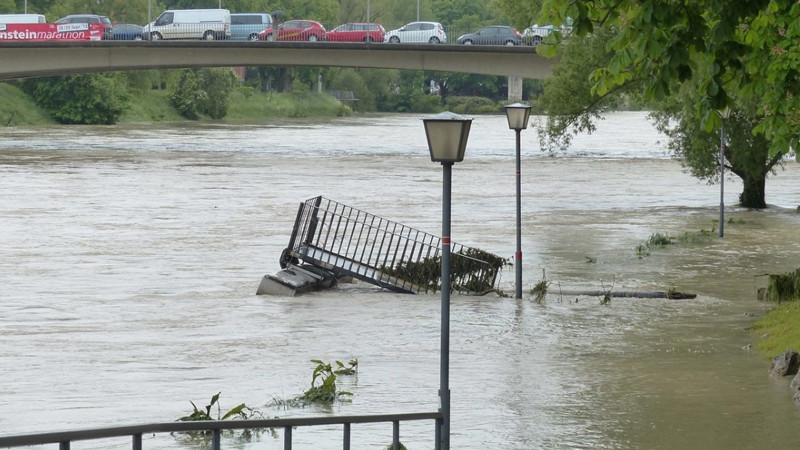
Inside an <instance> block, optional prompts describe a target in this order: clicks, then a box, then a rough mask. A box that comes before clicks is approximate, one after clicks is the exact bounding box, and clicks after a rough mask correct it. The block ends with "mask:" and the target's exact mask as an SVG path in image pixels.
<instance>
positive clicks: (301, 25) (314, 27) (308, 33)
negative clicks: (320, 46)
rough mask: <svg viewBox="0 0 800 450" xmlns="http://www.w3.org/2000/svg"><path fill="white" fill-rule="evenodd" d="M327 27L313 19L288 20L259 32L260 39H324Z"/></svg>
mask: <svg viewBox="0 0 800 450" xmlns="http://www.w3.org/2000/svg"><path fill="white" fill-rule="evenodd" d="M326 34H327V31H325V27H323V26H322V24H321V23H319V22H316V21H313V20H287V21H286V22H283V23H282V24H280V25H278V26H277V27H267V28H266V29H265V30H264V31H262V32H261V33H259V34H258V40H260V41H273V40H274V41H312V42H313V41H324V40H325V35H326Z"/></svg>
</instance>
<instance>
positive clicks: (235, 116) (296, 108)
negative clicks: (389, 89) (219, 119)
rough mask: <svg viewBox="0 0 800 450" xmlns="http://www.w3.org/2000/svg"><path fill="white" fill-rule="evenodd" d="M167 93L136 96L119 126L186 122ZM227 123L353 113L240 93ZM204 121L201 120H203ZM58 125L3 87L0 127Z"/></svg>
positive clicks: (325, 101) (305, 95)
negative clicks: (171, 102)
mask: <svg viewBox="0 0 800 450" xmlns="http://www.w3.org/2000/svg"><path fill="white" fill-rule="evenodd" d="M169 95H170V92H169V91H168V90H149V91H145V92H140V93H138V94H136V95H135V99H134V100H132V101H130V102H129V103H128V105H127V110H126V111H125V112H124V113H123V115H122V117H120V120H119V123H120V124H125V123H148V122H186V121H189V120H188V119H186V118H185V117H183V116H181V115H180V114H179V113H178V111H177V110H176V109H175V108H174V107H173V106H172V105H171V104H170V102H169ZM229 101H230V103H229V105H228V114H227V116H226V117H225V119H224V120H225V121H237V122H238V121H258V120H264V119H282V118H304V117H341V116H348V115H351V114H352V109H351V108H350V107H348V106H347V105H345V104H343V103H341V102H339V101H338V100H336V99H335V98H334V97H332V96H330V95H328V94H325V93H321V94H317V93H311V92H307V91H306V92H253V91H251V90H248V89H237V90H235V91H234V92H233V93H231V95H230V97H229ZM201 121H202V119H201ZM54 124H56V122H55V121H54V120H53V119H52V118H50V117H49V116H48V115H47V113H46V112H45V111H44V110H43V109H41V108H39V107H38V106H37V105H36V104H35V103H34V102H33V101H32V100H31V99H30V97H28V96H27V95H26V94H25V93H24V92H22V90H21V89H19V87H17V86H15V85H14V84H10V83H0V126H4V127H9V126H38V125H54Z"/></svg>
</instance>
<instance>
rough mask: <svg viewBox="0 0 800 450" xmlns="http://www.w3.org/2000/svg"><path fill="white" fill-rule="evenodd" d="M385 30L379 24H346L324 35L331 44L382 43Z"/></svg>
mask: <svg viewBox="0 0 800 450" xmlns="http://www.w3.org/2000/svg"><path fill="white" fill-rule="evenodd" d="M385 34H386V30H384V29H383V26H382V25H381V24H379V23H346V24H344V25H339V26H338V27H336V28H334V29H333V30H331V31H328V33H327V34H326V35H325V36H326V39H327V40H329V41H331V42H383V37H384V35H385Z"/></svg>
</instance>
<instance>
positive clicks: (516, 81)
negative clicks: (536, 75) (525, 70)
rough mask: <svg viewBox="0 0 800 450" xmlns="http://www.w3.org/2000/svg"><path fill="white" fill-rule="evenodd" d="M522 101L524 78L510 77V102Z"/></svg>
mask: <svg viewBox="0 0 800 450" xmlns="http://www.w3.org/2000/svg"><path fill="white" fill-rule="evenodd" d="M521 100H522V77H516V76H509V77H508V101H510V102H518V101H521Z"/></svg>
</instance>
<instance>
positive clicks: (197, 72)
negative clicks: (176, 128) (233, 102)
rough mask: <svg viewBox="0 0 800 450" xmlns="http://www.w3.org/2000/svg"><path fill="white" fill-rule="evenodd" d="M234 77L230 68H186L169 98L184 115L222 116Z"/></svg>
mask: <svg viewBox="0 0 800 450" xmlns="http://www.w3.org/2000/svg"><path fill="white" fill-rule="evenodd" d="M236 81H237V78H236V74H234V72H233V70H231V69H230V68H222V67H214V68H202V69H186V70H184V71H183V72H182V73H181V77H180V79H179V80H178V83H177V86H176V87H175V90H174V91H173V92H172V95H170V102H171V103H172V105H173V106H174V107H175V109H177V110H178V112H180V113H181V115H182V116H184V117H186V118H187V119H191V120H197V119H199V118H200V117H201V115H207V116H208V117H210V118H212V119H217V120H218V119H222V118H224V117H225V116H226V115H227V114H228V97H229V95H230V93H231V90H232V89H233V87H234V86H235V85H236Z"/></svg>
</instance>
